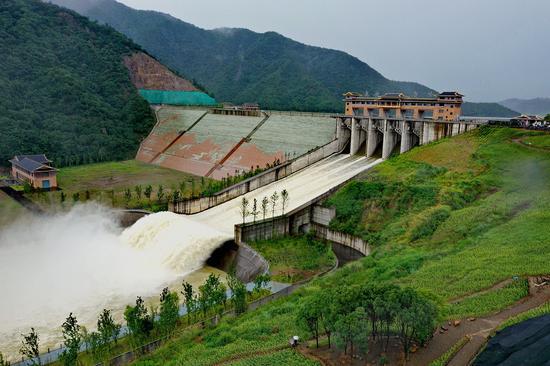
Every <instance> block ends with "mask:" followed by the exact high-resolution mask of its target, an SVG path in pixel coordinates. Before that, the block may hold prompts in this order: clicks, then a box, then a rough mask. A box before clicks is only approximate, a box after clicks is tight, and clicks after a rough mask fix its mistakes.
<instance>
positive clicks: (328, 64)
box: [54, 0, 434, 111]
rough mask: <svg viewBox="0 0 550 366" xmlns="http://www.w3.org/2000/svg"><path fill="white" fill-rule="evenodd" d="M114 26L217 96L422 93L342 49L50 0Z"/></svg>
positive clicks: (109, 4) (295, 98)
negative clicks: (348, 92)
mask: <svg viewBox="0 0 550 366" xmlns="http://www.w3.org/2000/svg"><path fill="white" fill-rule="evenodd" d="M54 2H55V3H58V4H60V5H64V6H69V7H71V8H73V9H75V10H78V11H80V12H82V14H84V15H86V16H89V17H90V18H92V19H95V20H98V21H100V22H102V23H107V24H109V25H111V26H113V27H114V28H115V29H117V30H118V31H120V32H122V33H124V34H126V35H127V36H128V37H130V38H132V39H133V40H134V41H135V42H137V43H138V44H140V45H141V46H143V47H144V48H145V49H146V50H147V51H148V52H149V53H150V54H152V55H154V56H155V57H157V58H158V59H159V60H161V61H162V62H163V63H164V64H166V65H167V66H169V67H171V68H173V69H175V70H177V71H178V72H179V73H181V74H183V75H186V76H187V77H190V78H193V79H195V80H197V81H198V82H199V83H200V84H201V85H204V86H205V88H206V90H208V91H209V92H211V93H213V95H214V96H215V97H216V99H217V100H219V101H232V102H234V103H242V102H258V103H260V105H261V106H262V107H265V108H270V109H285V110H286V109H293V110H308V111H316V110H322V111H340V110H341V109H342V101H341V100H342V94H343V93H344V92H346V91H350V90H352V91H358V92H365V91H368V92H369V94H370V95H375V94H377V93H378V94H383V93H385V92H391V91H396V90H399V91H402V92H404V93H406V94H410V95H419V96H427V95H430V94H432V93H433V92H434V91H433V90H431V89H429V88H427V87H425V86H423V85H420V84H417V83H409V82H397V81H391V80H388V79H386V78H385V77H383V76H382V75H381V74H380V73H378V72H377V71H376V70H374V69H373V68H371V67H370V66H369V65H367V64H366V63H364V62H362V61H360V60H359V59H357V58H355V57H353V56H350V55H348V54H346V53H344V52H341V51H335V50H330V49H324V48H319V47H311V46H307V45H304V44H301V43H298V42H296V41H293V40H291V39H289V38H285V37H283V36H282V35H280V34H277V33H274V32H267V33H262V34H260V33H255V32H252V31H250V30H247V29H217V30H204V29H201V28H198V27H195V26H193V25H191V24H188V23H185V22H183V21H181V20H179V19H176V18H173V17H171V16H169V15H166V14H162V13H158V12H153V11H139V10H135V9H132V8H129V7H127V6H125V5H123V4H120V3H118V2H116V1H113V0H54Z"/></svg>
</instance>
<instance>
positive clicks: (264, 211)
mask: <svg viewBox="0 0 550 366" xmlns="http://www.w3.org/2000/svg"><path fill="white" fill-rule="evenodd" d="M268 207H269V200H268V199H267V197H264V198H263V199H262V219H263V220H264V221H265V216H266V214H267V208H268Z"/></svg>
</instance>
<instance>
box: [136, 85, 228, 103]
mask: <svg viewBox="0 0 550 366" xmlns="http://www.w3.org/2000/svg"><path fill="white" fill-rule="evenodd" d="M139 94H140V95H141V96H142V97H143V98H145V100H147V101H148V102H149V103H150V104H170V105H208V106H213V105H217V104H218V103H217V102H216V99H214V98H212V97H211V96H209V95H208V94H206V93H203V92H199V91H169V90H148V89H140V90H139Z"/></svg>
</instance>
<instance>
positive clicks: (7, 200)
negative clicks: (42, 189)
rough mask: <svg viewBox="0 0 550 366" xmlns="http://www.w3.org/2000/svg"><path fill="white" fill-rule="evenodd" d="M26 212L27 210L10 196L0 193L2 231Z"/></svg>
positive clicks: (0, 225)
mask: <svg viewBox="0 0 550 366" xmlns="http://www.w3.org/2000/svg"><path fill="white" fill-rule="evenodd" d="M24 212H25V208H24V207H23V206H21V205H20V204H19V203H18V202H17V201H15V200H14V199H12V198H11V197H10V196H8V195H7V194H5V193H4V192H2V191H0V229H1V228H2V227H3V226H7V225H8V224H10V223H12V222H13V221H14V220H15V219H17V217H19V216H20V215H22V214H23V213H24Z"/></svg>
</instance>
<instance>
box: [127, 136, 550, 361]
mask: <svg viewBox="0 0 550 366" xmlns="http://www.w3.org/2000/svg"><path fill="white" fill-rule="evenodd" d="M534 135H536V133H534V132H532V131H521V130H512V129H502V128H494V129H493V128H480V129H478V130H475V131H472V132H470V133H468V134H465V135H461V136H458V137H455V138H452V139H444V140H441V141H439V142H436V143H432V144H429V145H426V146H422V147H419V148H416V149H414V150H412V151H411V152H409V153H407V154H403V155H400V156H397V157H395V158H392V159H390V160H388V161H386V162H385V163H383V164H381V165H379V166H378V167H377V168H375V169H374V171H372V172H369V173H368V174H365V175H363V176H360V177H358V178H357V179H355V180H354V181H352V182H350V183H349V184H348V185H346V186H345V187H344V188H342V189H341V190H340V191H339V192H337V193H336V194H335V195H334V196H333V197H332V198H331V199H330V200H329V201H328V202H327V204H328V205H331V206H334V207H336V212H337V216H336V218H335V220H334V221H333V222H332V223H331V225H332V226H333V227H335V228H336V229H339V230H342V231H346V232H350V233H352V234H355V235H360V236H362V237H364V238H365V239H367V240H368V241H369V242H370V243H371V245H372V248H373V253H372V255H371V256H369V257H366V258H363V259H362V260H360V261H357V262H354V263H351V264H349V265H347V266H346V267H344V268H342V269H339V270H338V271H336V272H334V273H332V274H330V275H328V276H326V277H323V278H320V279H316V280H313V282H312V283H310V284H309V285H308V286H307V287H305V288H302V289H301V290H299V291H298V292H296V293H294V294H293V295H291V296H290V297H288V298H284V299H280V300H278V301H276V302H273V303H270V304H268V305H266V306H263V307H261V308H260V309H258V310H256V311H253V312H249V313H246V314H245V315H243V316H241V317H239V318H233V319H225V320H222V322H221V323H220V325H219V326H217V327H216V328H212V329H204V330H198V331H196V332H193V333H189V334H186V335H184V336H182V337H181V338H178V339H176V340H174V341H172V342H171V343H170V344H168V345H166V346H163V347H161V348H160V349H159V350H158V351H156V352H155V353H153V354H152V355H149V356H147V357H144V358H143V359H142V360H140V361H138V362H137V363H136V364H137V365H147V366H152V365H210V364H213V363H215V362H218V361H220V360H223V359H227V358H228V357H231V356H235V355H239V354H243V353H251V352H254V351H258V352H259V351H262V350H264V351H265V350H267V349H270V348H273V347H277V346H279V345H283V344H285V343H286V342H287V341H288V338H289V337H290V336H292V335H295V334H296V335H299V336H300V337H301V338H302V339H304V338H308V337H309V335H308V334H307V332H306V331H305V330H304V329H303V328H302V326H300V325H298V324H297V321H296V313H297V309H298V308H299V306H300V304H301V302H302V301H303V300H304V298H307V297H308V296H310V294H311V293H312V292H313V291H314V290H318V289H324V288H333V287H339V286H350V285H353V284H359V283H368V282H375V283H395V284H399V285H402V286H410V287H413V288H415V289H418V290H420V291H422V292H425V293H427V294H428V295H429V296H430V297H432V298H433V299H434V300H436V301H437V302H438V303H439V304H440V306H441V309H442V311H441V319H442V320H443V319H447V318H454V317H467V316H481V315H484V314H488V313H493V312H496V311H498V310H500V309H503V308H505V307H507V306H509V305H510V304H511V303H513V302H514V301H516V300H517V299H518V298H520V297H521V296H523V295H524V294H525V281H523V280H519V281H517V282H512V284H511V285H509V286H505V287H503V288H500V289H495V290H490V291H487V292H483V293H481V294H480V295H472V296H471V297H468V298H465V299H464V300H463V301H461V302H459V303H457V304H455V305H449V303H450V301H451V300H452V299H457V298H461V297H465V296H468V295H470V294H476V293H478V292H481V291H482V290H485V289H488V288H491V286H493V285H494V284H496V283H499V282H501V281H503V280H505V279H508V278H511V277H513V276H518V278H520V279H521V278H525V276H528V275H537V274H547V273H550V262H549V261H548V257H549V255H550V246H549V245H548V243H550V230H548V227H549V224H550V184H549V183H548V182H550V154H548V153H547V152H545V151H543V150H540V149H539V150H537V149H531V148H528V147H526V146H524V145H522V144H518V143H517V142H515V141H517V140H518V139H521V138H525V137H531V136H534ZM303 364H304V365H306V363H303Z"/></svg>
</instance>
